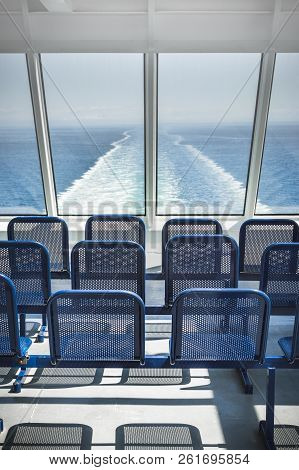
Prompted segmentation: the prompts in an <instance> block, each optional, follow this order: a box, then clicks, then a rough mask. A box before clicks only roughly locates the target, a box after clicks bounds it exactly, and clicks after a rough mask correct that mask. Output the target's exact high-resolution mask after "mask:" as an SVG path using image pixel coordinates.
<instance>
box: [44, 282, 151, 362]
mask: <svg viewBox="0 0 299 470" xmlns="http://www.w3.org/2000/svg"><path fill="white" fill-rule="evenodd" d="M48 321H49V341H50V354H51V362H52V363H53V364H56V363H58V362H59V361H75V362H82V364H84V362H91V361H95V362H100V361H139V362H140V363H144V343H145V339H144V338H145V333H144V303H143V301H142V299H141V298H140V297H138V296H137V295H136V294H133V293H131V292H124V291H79V290H78V291H61V292H57V293H56V294H54V295H53V296H52V297H51V298H50V300H49V304H48ZM83 366H84V365H83Z"/></svg>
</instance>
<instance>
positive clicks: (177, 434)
mask: <svg viewBox="0 0 299 470" xmlns="http://www.w3.org/2000/svg"><path fill="white" fill-rule="evenodd" d="M115 449H116V450H200V449H203V445H202V441H201V437H200V432H199V430H198V429H197V428H195V427H194V426H189V425H188V424H168V423H167V424H148V423H146V424H124V425H122V426H119V427H118V428H117V429H116V433H115Z"/></svg>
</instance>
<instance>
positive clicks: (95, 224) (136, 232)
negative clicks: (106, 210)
mask: <svg viewBox="0 0 299 470" xmlns="http://www.w3.org/2000/svg"><path fill="white" fill-rule="evenodd" d="M85 239H86V240H101V241H122V240H124V241H129V242H136V243H139V245H141V246H142V247H143V248H144V247H145V226H144V222H143V220H142V219H140V218H139V217H135V216H131V215H119V216H118V215H95V216H92V217H90V218H89V219H88V220H87V222H86V227H85Z"/></svg>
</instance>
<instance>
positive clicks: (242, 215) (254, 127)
mask: <svg viewBox="0 0 299 470" xmlns="http://www.w3.org/2000/svg"><path fill="white" fill-rule="evenodd" d="M201 53H204V52H203V51H200V52H194V55H196V54H201ZM251 53H252V52H248V53H247V52H243V53H242V54H251ZM174 54H175V53H174ZM211 54H212V53H211ZM221 54H226V52H221ZM159 55H160V54H157V78H156V80H157V93H156V116H157V118H156V136H157V137H156V178H155V179H156V185H155V216H156V217H166V218H169V217H178V216H179V217H213V216H215V217H234V218H235V217H239V218H241V217H244V216H245V213H246V206H247V197H248V193H249V192H248V181H249V175H250V169H251V164H252V151H253V139H254V134H255V129H256V116H257V107H258V99H259V93H260V82H261V71H262V64H263V56H264V54H263V53H261V52H260V53H259V55H260V63H259V72H258V81H257V87H256V94H255V104H254V113H253V119H252V124H251V139H250V147H249V154H248V163H247V170H246V180H245V182H244V186H245V193H244V199H243V210H242V213H238V214H236V213H224V212H221V213H217V212H213V213H212V212H210V213H209V212H204V213H203V212H202V213H195V212H192V213H187V212H186V213H184V214H178V213H170V214H169V213H168V214H159V213H158V166H159V162H158V158H159V155H158V147H159V142H158V140H159ZM245 183H246V185H245Z"/></svg>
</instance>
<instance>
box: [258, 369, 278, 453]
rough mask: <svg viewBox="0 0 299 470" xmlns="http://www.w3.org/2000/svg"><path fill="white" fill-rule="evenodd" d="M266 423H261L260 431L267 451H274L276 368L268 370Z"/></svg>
mask: <svg viewBox="0 0 299 470" xmlns="http://www.w3.org/2000/svg"><path fill="white" fill-rule="evenodd" d="M266 400H267V402H266V421H261V422H260V426H259V430H260V432H261V433H262V434H263V438H264V441H265V444H266V448H267V449H271V450H274V449H275V443H274V409H275V368H274V367H270V368H269V369H268V382H267V396H266Z"/></svg>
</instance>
